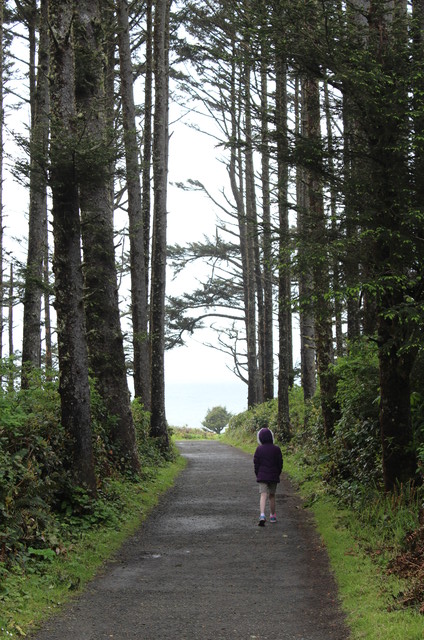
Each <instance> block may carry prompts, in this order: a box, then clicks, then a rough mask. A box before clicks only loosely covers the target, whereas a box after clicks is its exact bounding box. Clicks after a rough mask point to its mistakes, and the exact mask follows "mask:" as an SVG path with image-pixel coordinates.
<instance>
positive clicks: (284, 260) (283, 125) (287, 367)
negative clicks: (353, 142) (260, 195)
mask: <svg viewBox="0 0 424 640" xmlns="http://www.w3.org/2000/svg"><path fill="white" fill-rule="evenodd" d="M275 75H276V78H275V86H276V91H275V93H276V99H275V108H276V114H275V121H276V129H277V164H278V211H279V252H278V253H279V255H278V334H279V363H278V431H279V434H280V436H281V437H282V438H283V439H284V440H288V439H289V438H290V432H291V429H290V409H289V387H290V379H291V369H292V366H291V365H292V355H291V340H290V337H291V314H290V306H291V305H290V238H289V214H288V138H287V84H286V83H287V73H286V62H285V60H282V59H281V58H280V57H278V59H277V60H276V74H275Z"/></svg>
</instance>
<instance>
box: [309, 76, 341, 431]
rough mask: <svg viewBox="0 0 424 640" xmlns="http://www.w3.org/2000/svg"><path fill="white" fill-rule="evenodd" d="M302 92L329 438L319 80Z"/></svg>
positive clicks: (331, 409) (332, 405)
mask: <svg viewBox="0 0 424 640" xmlns="http://www.w3.org/2000/svg"><path fill="white" fill-rule="evenodd" d="M302 93H303V96H302V101H303V107H302V115H303V121H304V134H305V138H306V140H307V141H308V145H310V147H309V148H310V149H311V150H312V153H313V157H314V162H313V163H312V162H311V160H310V158H309V157H308V158H307V159H306V160H307V163H308V167H307V170H306V171H305V179H306V181H307V185H308V204H309V212H308V217H309V219H310V223H309V225H308V226H309V228H308V234H310V238H311V240H312V242H313V245H312V246H313V248H314V252H315V254H316V255H315V257H314V258H313V259H312V262H313V275H314V316H315V346H316V352H317V363H318V376H319V380H320V389H321V408H322V415H323V422H324V433H325V436H326V437H327V438H330V437H331V436H332V435H333V433H334V424H335V420H336V417H337V413H336V402H335V392H336V383H335V379H334V375H333V373H332V364H333V338H332V309H331V304H330V303H329V301H328V293H329V290H330V287H329V259H328V248H327V247H328V236H327V230H326V219H325V213H324V203H323V192H322V168H321V166H320V161H319V158H322V148H321V133H320V101H319V87H318V81H316V80H315V79H313V78H305V79H304V80H303V91H302Z"/></svg>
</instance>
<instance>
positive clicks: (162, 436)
mask: <svg viewBox="0 0 424 640" xmlns="http://www.w3.org/2000/svg"><path fill="white" fill-rule="evenodd" d="M169 10H170V0H156V2H155V20H154V61H155V66H154V72H155V114H154V126H153V128H154V133H153V190H154V211H153V245H152V293H151V298H150V299H151V321H150V339H151V376H152V378H151V423H150V433H151V435H152V436H153V437H154V438H156V439H157V440H158V442H159V444H160V446H161V448H162V450H164V451H166V450H167V449H168V448H169V437H168V428H167V422H166V413H165V362H164V355H165V289H166V214H167V186H168V100H169V96H168V80H169V69H168V46H169V42H168V38H169Z"/></svg>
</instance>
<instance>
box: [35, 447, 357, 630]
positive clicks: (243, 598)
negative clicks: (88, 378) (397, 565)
mask: <svg viewBox="0 0 424 640" xmlns="http://www.w3.org/2000/svg"><path fill="white" fill-rule="evenodd" d="M178 446H179V448H180V450H181V452H182V454H183V455H184V456H186V457H187V458H188V465H187V468H186V469H185V471H184V472H183V473H182V474H181V475H180V477H179V478H178V480H177V482H176V485H175V486H174V487H173V488H172V489H171V490H170V491H169V492H167V494H166V495H165V496H164V497H163V499H162V500H161V502H160V504H159V506H158V508H157V509H156V510H155V512H154V513H153V514H152V515H151V516H150V517H149V519H148V520H147V521H146V522H145V523H144V525H143V526H142V527H141V528H140V530H139V531H138V532H137V534H136V535H135V536H133V537H132V538H131V539H130V540H128V541H127V542H126V543H125V544H124V546H123V547H122V549H121V550H120V551H119V552H118V553H117V554H116V556H115V557H114V558H113V560H112V561H111V562H109V563H108V564H107V565H106V566H105V567H104V568H103V569H102V571H101V573H100V575H99V576H98V577H97V578H96V579H95V580H94V581H93V582H92V583H91V584H90V585H89V587H88V589H87V591H86V592H85V593H84V594H83V595H81V596H80V597H78V599H76V600H74V601H73V602H72V603H71V604H70V605H68V606H67V607H66V608H65V610H64V611H63V612H62V613H61V614H60V615H59V616H58V617H56V618H54V619H52V620H51V621H49V622H48V623H47V624H46V625H45V626H44V628H43V629H42V630H40V631H39V632H38V633H37V634H36V635H35V636H33V637H34V638H35V639H36V640H104V639H106V638H114V639H115V640H126V639H127V638H128V639H129V638H132V639H134V638H136V639H137V640H162V639H163V640H165V639H166V640H174V639H175V640H185V639H187V640H188V639H190V640H197V639H198V640H229V639H230V638H231V639H243V640H254V639H255V640H345V639H347V638H348V637H349V633H348V631H347V629H346V627H345V625H344V618H343V615H342V613H341V611H340V609H339V606H338V600H337V590H336V586H335V583H334V580H333V578H332V576H331V573H330V571H329V567H328V559H327V556H326V552H325V550H324V548H323V546H322V544H321V542H320V539H319V537H318V535H317V534H316V532H315V530H314V527H313V525H312V523H311V518H310V516H309V515H308V513H307V512H306V511H305V510H304V509H303V508H302V506H301V503H300V501H299V499H298V498H297V497H296V495H295V494H294V491H293V488H292V487H291V485H290V483H289V482H288V481H287V479H284V478H283V482H282V483H281V485H280V492H279V494H278V495H277V515H278V522H277V523H276V524H271V523H269V522H267V524H266V526H265V527H258V526H257V517H258V505H259V495H258V489H257V485H256V482H255V477H254V473H253V462H252V457H251V456H249V455H247V454H245V453H242V452H241V451H239V450H237V449H234V448H231V447H228V446H225V445H223V444H221V443H217V442H214V441H203V442H200V441H184V442H181V443H179V445H178Z"/></svg>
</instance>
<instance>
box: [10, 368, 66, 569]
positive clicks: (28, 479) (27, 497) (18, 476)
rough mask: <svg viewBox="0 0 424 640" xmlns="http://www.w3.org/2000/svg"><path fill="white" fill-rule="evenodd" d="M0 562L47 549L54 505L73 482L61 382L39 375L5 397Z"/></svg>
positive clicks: (33, 376) (37, 373)
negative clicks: (32, 549)
mask: <svg viewBox="0 0 424 640" xmlns="http://www.w3.org/2000/svg"><path fill="white" fill-rule="evenodd" d="M0 414H1V416H2V419H1V425H0V511H1V516H2V517H1V524H0V557H1V558H2V559H3V560H6V558H7V557H10V556H12V555H14V554H16V553H18V552H19V551H20V550H22V549H23V548H26V547H28V546H33V547H38V546H40V545H42V546H44V545H45V544H46V543H47V544H48V540H47V538H48V536H47V535H46V531H47V530H48V529H49V528H50V527H51V505H52V504H55V503H56V501H57V499H58V496H59V494H60V493H62V492H63V491H64V488H65V486H66V485H67V483H68V481H69V478H68V476H67V474H66V472H65V471H64V468H63V459H64V444H65V439H66V438H65V434H64V433H63V430H62V428H61V426H60V423H59V414H60V408H59V396H58V393H57V379H55V378H53V379H47V378H46V377H45V376H43V375H42V374H41V373H40V372H35V373H34V374H33V375H32V378H31V380H30V385H29V388H28V389H26V390H25V391H20V392H18V393H6V392H4V391H0Z"/></svg>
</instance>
